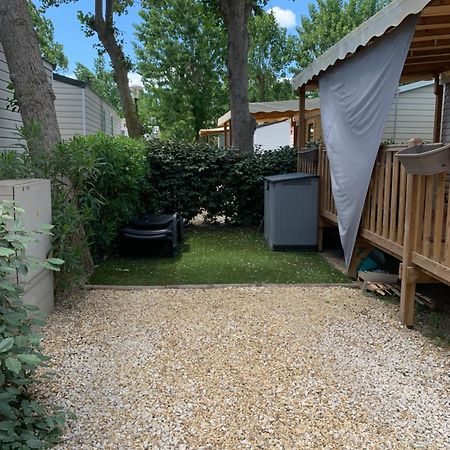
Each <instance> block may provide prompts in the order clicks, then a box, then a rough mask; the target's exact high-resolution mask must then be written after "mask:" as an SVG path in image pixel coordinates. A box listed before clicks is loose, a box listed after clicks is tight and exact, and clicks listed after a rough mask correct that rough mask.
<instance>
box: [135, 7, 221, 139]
mask: <svg viewBox="0 0 450 450" xmlns="http://www.w3.org/2000/svg"><path fill="white" fill-rule="evenodd" d="M140 16H141V18H142V23H141V24H140V25H138V26H137V27H136V30H137V33H136V35H137V38H138V40H139V45H138V46H136V55H137V58H138V64H137V67H138V71H139V73H140V74H141V75H142V76H143V79H144V83H145V87H146V90H147V95H146V98H145V100H144V101H143V102H142V103H141V104H146V105H147V108H148V109H149V110H150V111H151V114H150V115H153V117H155V119H156V123H157V124H158V125H159V126H160V127H161V130H162V133H163V136H164V137H168V138H177V139H186V140H192V139H194V138H195V137H196V136H197V134H198V131H199V130H200V129H201V128H205V127H208V126H210V125H213V123H214V122H213V120H214V119H216V118H217V117H218V116H219V115H221V114H223V112H225V111H226V109H227V99H226V67H225V35H224V29H223V27H221V26H220V24H219V23H217V20H216V18H215V16H214V15H213V14H212V13H211V12H210V11H209V10H208V9H207V8H206V7H205V5H204V3H203V2H202V1H199V0H171V1H169V0H145V1H142V9H141V11H140ZM144 102H145V103H144Z"/></svg>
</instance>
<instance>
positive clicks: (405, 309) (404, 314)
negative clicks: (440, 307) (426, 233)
mask: <svg viewBox="0 0 450 450" xmlns="http://www.w3.org/2000/svg"><path fill="white" fill-rule="evenodd" d="M417 185H418V176H417V175H411V174H407V177H406V211H405V231H404V242H403V264H402V274H401V278H402V288H401V295H400V320H401V321H402V323H403V324H404V325H406V326H407V327H411V326H412V325H413V322H414V299H415V296H416V277H415V269H414V266H413V264H412V253H413V251H414V248H415V245H416V232H417V225H418V224H417V220H416V218H417V213H418V211H417V208H416V204H415V203H416V199H417V193H418V192H417Z"/></svg>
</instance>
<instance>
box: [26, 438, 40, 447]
mask: <svg viewBox="0 0 450 450" xmlns="http://www.w3.org/2000/svg"><path fill="white" fill-rule="evenodd" d="M26 444H27V445H28V447H30V448H44V443H43V442H42V441H41V440H39V439H37V438H34V439H28V440H27V441H26Z"/></svg>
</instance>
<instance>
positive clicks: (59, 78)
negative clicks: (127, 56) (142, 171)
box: [53, 74, 121, 139]
mask: <svg viewBox="0 0 450 450" xmlns="http://www.w3.org/2000/svg"><path fill="white" fill-rule="evenodd" d="M53 91H54V92H55V97H56V99H55V108H56V116H57V118H58V124H59V129H60V130H61V137H62V138H63V139H70V138H72V137H73V136H75V135H80V136H87V135H90V134H95V133H97V132H99V131H103V132H104V133H106V134H109V135H111V136H116V135H120V134H121V120H120V116H119V115H118V114H117V112H116V110H115V109H114V108H113V107H112V106H111V105H110V104H109V103H108V102H106V101H105V100H104V99H103V98H102V97H100V95H98V94H97V93H96V92H95V91H94V90H92V89H91V88H90V87H89V85H88V83H85V82H84V81H79V80H74V79H73V78H68V77H65V76H63V75H58V74H54V75H53Z"/></svg>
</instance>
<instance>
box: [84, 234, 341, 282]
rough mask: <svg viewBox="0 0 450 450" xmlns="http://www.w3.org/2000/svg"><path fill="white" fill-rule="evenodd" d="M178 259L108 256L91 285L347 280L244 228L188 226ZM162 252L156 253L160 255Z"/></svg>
mask: <svg viewBox="0 0 450 450" xmlns="http://www.w3.org/2000/svg"><path fill="white" fill-rule="evenodd" d="M186 231H187V233H186V241H185V242H184V244H183V245H182V248H181V249H180V251H179V253H178V255H177V256H175V257H173V258H171V257H167V256H162V257H161V255H159V256H154V257H137V258H132V257H123V256H111V257H110V258H108V259H107V260H106V261H105V262H103V263H102V264H100V265H99V266H98V267H97V268H96V270H95V272H94V274H93V275H92V277H91V279H90V283H91V284H110V285H141V286H144V285H175V284H225V283H230V284H234V283H340V282H346V281H348V279H347V278H346V277H345V276H344V275H342V274H341V273H340V272H339V271H338V270H336V269H335V268H334V267H332V266H331V265H330V264H329V263H328V262H327V261H325V259H324V258H323V257H322V256H321V255H320V254H319V253H317V252H306V251H301V252H273V251H271V250H270V249H269V248H268V247H267V245H266V242H265V240H264V237H263V235H262V234H261V233H259V232H258V231H256V230H254V229H249V228H234V227H224V226H216V227H191V228H188V229H187V230H186ZM160 253H161V252H160Z"/></svg>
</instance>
